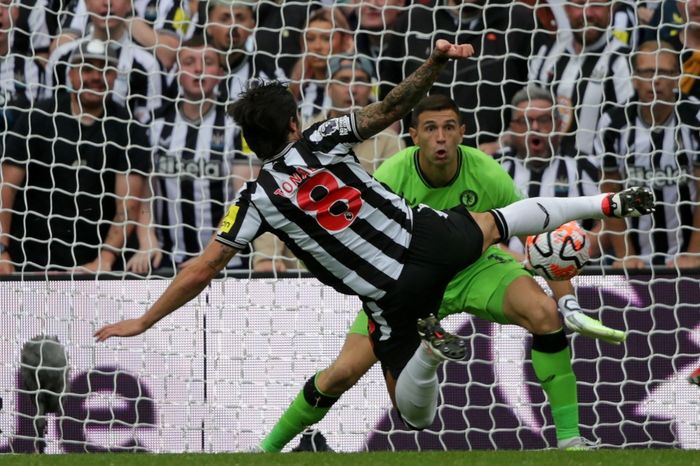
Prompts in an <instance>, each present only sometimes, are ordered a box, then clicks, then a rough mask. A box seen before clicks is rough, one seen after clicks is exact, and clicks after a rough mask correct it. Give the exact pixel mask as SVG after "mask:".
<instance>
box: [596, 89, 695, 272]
mask: <svg viewBox="0 0 700 466" xmlns="http://www.w3.org/2000/svg"><path fill="white" fill-rule="evenodd" d="M638 108H639V107H638V106H637V105H630V106H628V107H627V108H624V109H618V110H616V111H614V112H612V113H610V114H605V115H604V116H603V118H602V119H601V122H600V138H599V139H597V140H596V144H595V146H596V153H597V154H598V155H599V156H601V157H602V159H603V168H604V170H605V171H606V172H614V173H615V172H616V173H619V175H620V176H621V178H622V179H623V180H625V183H626V185H627V186H648V187H649V188H651V189H653V190H654V195H655V196H656V212H655V213H654V214H653V215H647V216H643V217H639V218H634V219H628V227H629V228H630V234H631V240H632V241H633V245H634V246H635V248H636V250H637V252H638V253H639V254H640V255H641V256H642V258H643V259H644V260H647V261H649V262H652V263H654V264H664V263H665V262H666V261H667V260H669V259H671V258H672V256H673V255H674V254H677V253H678V252H683V251H685V250H687V247H688V242H689V240H690V234H691V233H692V227H693V212H694V203H695V202H697V200H698V193H697V184H698V182H699V181H698V178H697V174H696V173H695V172H696V171H697V170H698V169H700V152H699V151H700V113H699V111H700V105H699V103H698V101H697V100H695V99H693V100H692V101H686V102H683V103H680V104H678V105H677V107H676V111H675V112H674V113H673V114H672V115H671V116H670V117H669V118H668V120H667V121H665V122H663V123H659V124H656V125H654V126H649V125H648V124H647V123H645V122H644V121H643V120H642V119H641V118H640V116H639V114H638Z"/></svg>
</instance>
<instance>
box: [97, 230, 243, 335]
mask: <svg viewBox="0 0 700 466" xmlns="http://www.w3.org/2000/svg"><path fill="white" fill-rule="evenodd" d="M237 252H238V249H235V248H232V247H231V246H227V245H225V244H223V243H220V242H219V241H216V240H212V241H211V242H210V243H209V245H208V246H207V247H206V249H204V252H203V253H202V255H200V256H199V257H197V258H196V259H194V260H193V261H192V264H191V265H190V266H188V267H187V268H185V269H183V270H182V271H181V272H180V273H178V274H177V276H176V277H175V280H173V282H172V283H171V284H170V286H168V288H167V289H166V290H165V292H164V293H163V295H162V296H161V297H160V298H158V301H156V302H155V303H154V304H153V306H151V308H150V309H149V310H148V311H146V313H145V314H143V315H142V316H141V317H139V318H136V319H127V320H122V321H121V322H117V323H115V324H109V325H105V326H104V327H102V328H101V329H99V330H98V331H96V332H95V334H94V337H95V339H96V340H97V341H104V340H106V339H108V338H110V337H131V336H135V335H139V334H141V333H143V332H145V331H146V330H148V329H149V328H151V327H152V326H153V325H154V324H155V323H156V322H158V321H159V320H161V319H162V318H163V317H165V316H167V315H168V314H170V313H171V312H174V311H175V310H177V309H179V308H180V307H182V306H184V305H185V304H187V303H188V302H189V301H190V300H191V299H193V298H194V297H195V296H197V295H198V294H199V293H201V292H202V290H204V288H206V287H207V285H208V284H209V283H210V282H211V281H212V280H213V279H214V277H216V275H217V274H218V273H219V272H220V271H221V270H222V269H223V268H224V267H225V266H226V264H228V263H229V261H230V260H231V258H233V256H235V255H236V253H237Z"/></svg>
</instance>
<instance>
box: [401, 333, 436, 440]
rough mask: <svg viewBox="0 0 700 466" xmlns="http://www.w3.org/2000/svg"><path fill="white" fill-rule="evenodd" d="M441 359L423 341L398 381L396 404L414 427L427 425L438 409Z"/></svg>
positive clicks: (405, 418) (420, 427) (431, 421)
mask: <svg viewBox="0 0 700 466" xmlns="http://www.w3.org/2000/svg"><path fill="white" fill-rule="evenodd" d="M441 362H442V360H441V359H439V358H437V357H435V356H434V355H433V354H432V353H431V352H430V350H428V349H427V348H426V347H425V346H424V345H423V344H421V345H420V346H419V347H418V348H417V349H416V352H415V353H413V356H412V357H411V359H410V360H409V361H408V364H406V367H404V369H403V371H401V375H399V380H397V381H396V406H397V407H398V409H399V412H400V413H401V417H403V418H404V420H405V421H406V422H408V423H409V424H410V425H411V427H415V428H417V429H425V428H426V427H429V426H430V425H431V424H432V423H433V419H435V413H436V412H437V400H438V392H439V387H438V379H437V375H436V370H437V367H438V366H439V365H440V363H441Z"/></svg>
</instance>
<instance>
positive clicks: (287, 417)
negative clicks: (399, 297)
mask: <svg viewBox="0 0 700 466" xmlns="http://www.w3.org/2000/svg"><path fill="white" fill-rule="evenodd" d="M363 323H364V329H363ZM376 362H377V359H376V357H375V356H374V352H373V351H372V345H371V342H370V339H369V338H368V337H367V316H366V315H365V313H364V312H363V311H360V313H359V315H358V318H357V319H356V320H355V323H354V324H353V326H352V328H351V329H350V333H348V335H347V337H346V338H345V343H344V344H343V348H342V349H341V350H340V353H339V354H338V356H337V357H336V358H335V360H334V361H333V362H332V363H331V365H330V366H329V367H328V368H326V369H324V370H322V371H321V372H319V373H318V374H315V375H313V376H312V377H311V378H310V379H309V380H308V381H307V382H306V384H305V385H304V388H303V389H302V390H301V391H300V392H299V394H298V395H297V397H296V398H295V399H294V401H293V402H292V404H291V405H289V407H288V408H287V410H286V411H285V412H284V413H283V414H282V416H281V417H280V419H279V420H278V421H277V423H276V424H275V426H274V427H273V428H272V430H271V431H270V433H269V434H268V435H267V436H266V437H265V438H264V439H263V441H262V442H261V443H260V448H261V449H262V450H263V451H265V452H271V453H272V452H279V451H281V450H282V449H283V448H284V446H285V445H286V444H287V443H289V441H290V440H292V439H293V438H294V437H296V436H297V435H298V434H300V433H301V432H302V431H303V430H304V429H305V428H307V427H309V426H311V425H313V424H316V423H318V422H319V421H321V419H323V418H324V417H325V416H326V413H328V411H329V410H330V408H331V406H333V404H334V403H335V402H336V401H338V399H339V398H340V396H341V395H342V394H343V393H345V392H346V391H348V390H349V389H350V388H352V387H353V386H354V385H355V384H356V383H357V381H358V380H360V378H362V376H363V375H364V374H365V373H366V372H367V371H368V370H369V369H370V368H371V367H372V366H373V365H374V364H375V363H376Z"/></svg>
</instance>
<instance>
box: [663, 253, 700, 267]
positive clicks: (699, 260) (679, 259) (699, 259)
mask: <svg viewBox="0 0 700 466" xmlns="http://www.w3.org/2000/svg"><path fill="white" fill-rule="evenodd" d="M666 266H667V267H670V268H672V269H675V268H676V267H678V268H679V269H697V268H700V254H691V253H681V254H679V255H677V256H676V257H674V258H673V259H671V260H670V261H668V262H667V263H666Z"/></svg>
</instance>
